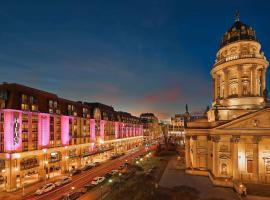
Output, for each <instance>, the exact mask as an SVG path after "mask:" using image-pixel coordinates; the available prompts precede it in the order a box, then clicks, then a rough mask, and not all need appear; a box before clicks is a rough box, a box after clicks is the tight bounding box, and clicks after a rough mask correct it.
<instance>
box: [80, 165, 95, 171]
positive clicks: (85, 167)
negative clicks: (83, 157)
mask: <svg viewBox="0 0 270 200" xmlns="http://www.w3.org/2000/svg"><path fill="white" fill-rule="evenodd" d="M92 167H93V166H91V165H85V166H84V167H83V168H82V170H83V171H86V170H89V169H91V168H92Z"/></svg>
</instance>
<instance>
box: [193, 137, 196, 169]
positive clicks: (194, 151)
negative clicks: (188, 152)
mask: <svg viewBox="0 0 270 200" xmlns="http://www.w3.org/2000/svg"><path fill="white" fill-rule="evenodd" d="M192 142H193V146H192V151H193V152H192V154H193V163H192V164H193V165H192V167H193V168H196V167H197V135H193V136H192Z"/></svg>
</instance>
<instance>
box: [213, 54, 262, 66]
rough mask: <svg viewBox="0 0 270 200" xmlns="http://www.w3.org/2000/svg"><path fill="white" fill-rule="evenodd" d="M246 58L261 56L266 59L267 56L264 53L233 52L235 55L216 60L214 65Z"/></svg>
mask: <svg viewBox="0 0 270 200" xmlns="http://www.w3.org/2000/svg"><path fill="white" fill-rule="evenodd" d="M244 58H260V59H264V60H266V58H265V56H264V55H262V54H233V55H230V56H227V57H225V58H222V59H219V60H216V62H215V64H214V66H213V67H215V66H217V65H220V64H223V63H225V62H229V61H232V60H237V59H244Z"/></svg>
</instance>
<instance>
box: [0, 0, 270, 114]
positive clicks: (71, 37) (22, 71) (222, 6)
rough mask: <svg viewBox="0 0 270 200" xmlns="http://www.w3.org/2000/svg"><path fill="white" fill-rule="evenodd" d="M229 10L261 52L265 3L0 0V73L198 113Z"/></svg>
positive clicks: (268, 5) (119, 101)
mask: <svg viewBox="0 0 270 200" xmlns="http://www.w3.org/2000/svg"><path fill="white" fill-rule="evenodd" d="M236 9H239V10H240V21H242V22H243V23H246V24H248V25H250V26H252V27H253V28H254V29H255V30H256V35H257V39H258V40H259V41H260V42H261V44H262V50H263V51H264V52H265V55H266V57H268V59H270V37H269V36H270V26H269V21H270V12H269V10H270V1H260V0H257V1H247V0H245V1H244V0H238V1H233V0H231V1H228V0H227V1H225V0H224V1H213V0H211V1H207V0H204V1H192V0H190V1H179V0H175V1H173V0H153V1H150V0H149V1H147V0H142V1H139V0H137V1H129V0H123V1H116V0H115V1H109V0H107V1H102V0H99V1H94V0H91V1H78V0H77V1H53V0H49V1H29V0H26V1H7V2H5V3H4V2H3V1H2V2H1V3H0V24H1V28H0V69H1V73H0V80H1V81H7V82H17V83H21V84H25V85H27V86H31V87H34V88H39V89H41V90H45V91H50V92H53V93H56V94H58V95H59V96H61V97H63V98H67V99H71V100H82V101H89V102H96V101H98V102H102V103H105V104H108V105H113V106H114V108H115V109H116V110H124V111H127V112H131V113H132V114H135V115H139V114H140V113H141V112H154V113H156V114H157V115H158V116H159V117H160V118H168V117H170V116H172V115H174V114H175V113H180V112H182V111H184V108H185V104H186V103H187V104H189V108H190V110H193V111H197V110H202V109H205V108H206V106H207V105H210V104H211V88H212V87H211V77H210V70H211V66H212V64H213V63H214V60H215V54H216V51H217V49H218V47H219V43H220V40H221V37H222V35H223V33H224V32H225V31H226V30H227V29H228V28H229V27H230V26H231V25H232V24H233V23H234V19H235V17H234V13H235V10H236ZM268 71H269V70H268ZM269 79H270V78H269V72H268V75H267V81H268V82H267V84H268V87H269V86H270V80H269Z"/></svg>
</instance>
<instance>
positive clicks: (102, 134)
mask: <svg viewBox="0 0 270 200" xmlns="http://www.w3.org/2000/svg"><path fill="white" fill-rule="evenodd" d="M105 123H106V121H105V120H100V139H102V140H103V141H104V129H105Z"/></svg>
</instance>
